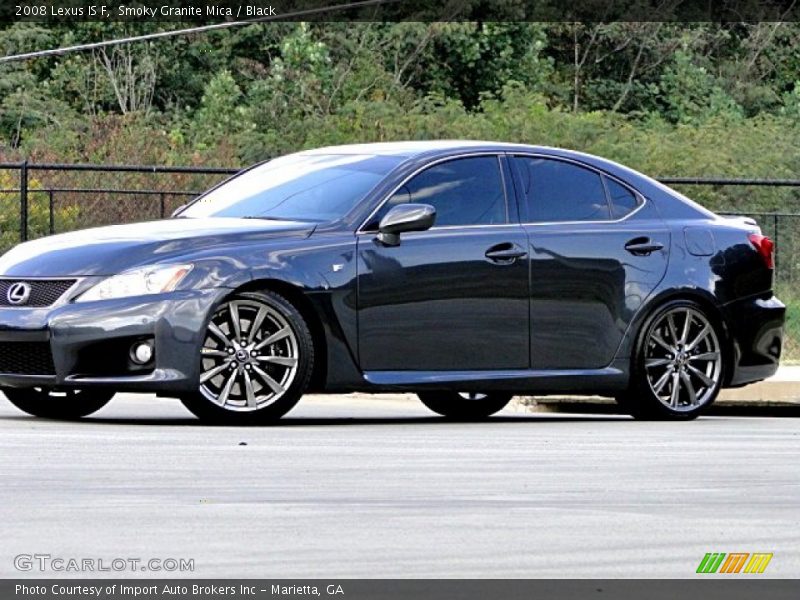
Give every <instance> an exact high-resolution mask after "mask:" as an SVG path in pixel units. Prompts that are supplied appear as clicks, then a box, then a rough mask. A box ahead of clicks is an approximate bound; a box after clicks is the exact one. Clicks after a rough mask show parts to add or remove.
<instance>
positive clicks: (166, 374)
mask: <svg viewBox="0 0 800 600" xmlns="http://www.w3.org/2000/svg"><path fill="white" fill-rule="evenodd" d="M229 291H230V290H227V289H208V290H186V291H177V292H171V293H168V294H159V295H154V296H138V297H132V298H119V299H115V300H102V301H97V302H86V303H69V304H62V305H60V306H57V307H49V308H31V309H24V308H0V343H2V344H3V348H4V351H5V352H6V353H9V352H12V353H13V352H14V350H15V348H19V349H20V350H21V351H22V349H23V348H25V351H26V352H27V351H29V349H30V348H31V347H33V345H35V346H37V347H38V348H43V349H44V350H43V351H44V352H46V351H47V350H48V346H49V352H50V357H52V364H51V366H50V368H47V369H42V370H46V371H49V372H36V373H31V372H30V370H31V369H30V368H26V369H25V372H24V373H21V372H19V370H17V372H13V369H11V368H9V365H17V364H19V362H20V361H19V360H17V359H15V357H13V356H12V357H11V360H8V359H7V360H6V362H5V363H3V361H2V357H0V387H2V386H5V387H32V386H53V387H60V388H70V387H74V388H84V387H106V388H112V389H115V390H117V391H131V392H136V391H153V392H164V393H166V394H171V393H175V394H179V393H181V392H188V391H193V390H196V389H197V386H198V381H199V370H200V360H199V356H200V347H201V345H202V343H203V338H204V335H205V328H206V324H207V319H208V318H209V317H210V314H211V312H212V311H213V309H214V308H215V307H216V305H217V304H218V303H219V301H220V300H221V299H222V298H223V297H224V296H225V295H227V293H229ZM145 339H146V340H151V341H152V343H153V346H154V349H155V353H154V358H153V362H152V364H150V365H147V366H145V367H144V368H142V367H138V368H127V367H126V363H127V362H128V360H127V359H128V349H129V347H130V344H131V343H133V342H134V341H136V340H145ZM50 357H47V358H48V359H49V358H50ZM42 363H43V361H37V362H36V363H34V364H36V365H39V364H42ZM4 364H5V366H4ZM9 370H11V371H12V372H7V371H9ZM34 370H35V368H34Z"/></svg>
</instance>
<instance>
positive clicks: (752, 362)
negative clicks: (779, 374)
mask: <svg viewBox="0 0 800 600" xmlns="http://www.w3.org/2000/svg"><path fill="white" fill-rule="evenodd" d="M723 315H724V317H725V322H726V324H727V326H728V330H729V332H730V336H731V342H732V350H733V360H732V361H731V364H730V366H731V368H730V369H728V376H727V378H726V383H725V386H724V387H739V386H742V385H747V384H748V383H754V382H756V381H761V380H762V379H766V378H768V377H771V376H772V375H774V374H775V372H776V371H777V370H778V364H779V362H780V358H781V350H782V348H783V326H784V321H785V319H786V307H785V306H784V304H783V302H781V301H780V300H778V299H777V298H776V297H775V296H773V295H769V296H767V297H764V296H761V297H751V298H745V299H741V300H736V301H735V302H731V303H730V304H727V305H725V306H724V307H723Z"/></svg>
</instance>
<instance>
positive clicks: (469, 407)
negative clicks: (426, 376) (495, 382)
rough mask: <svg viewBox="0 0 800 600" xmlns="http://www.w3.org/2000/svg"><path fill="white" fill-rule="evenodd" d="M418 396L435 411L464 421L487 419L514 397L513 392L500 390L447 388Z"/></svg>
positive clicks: (421, 393) (449, 417)
mask: <svg viewBox="0 0 800 600" xmlns="http://www.w3.org/2000/svg"><path fill="white" fill-rule="evenodd" d="M417 396H419V399H420V400H422V403H423V404H424V405H425V406H427V407H428V408H429V409H431V410H432V411H433V412H435V413H438V414H440V415H442V416H443V417H447V418H448V419H454V420H464V421H475V420H479V419H485V418H487V417H489V416H491V415H493V414H494V413H496V412H499V411H501V410H503V409H504V408H505V406H506V405H507V404H508V403H509V402H510V401H511V398H512V396H511V394H504V393H499V392H492V393H488V394H476V393H473V392H451V391H447V390H443V391H434V392H420V393H419V394H417Z"/></svg>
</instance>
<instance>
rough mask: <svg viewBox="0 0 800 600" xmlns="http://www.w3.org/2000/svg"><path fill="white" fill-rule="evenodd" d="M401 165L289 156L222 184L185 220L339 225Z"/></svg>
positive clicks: (385, 160)
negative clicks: (236, 218) (295, 222)
mask: <svg viewBox="0 0 800 600" xmlns="http://www.w3.org/2000/svg"><path fill="white" fill-rule="evenodd" d="M400 161H401V158H399V157H394V156H373V155H366V154H347V155H342V154H337V155H328V154H325V155H320V154H311V155H296V154H295V155H290V156H284V157H282V158H276V159H275V160H271V161H269V162H268V163H265V164H263V165H261V166H258V167H254V168H253V169H250V170H249V171H246V172H245V173H242V174H241V175H239V176H237V177H234V178H233V179H231V180H230V181H228V182H227V183H223V184H222V185H221V186H219V187H218V188H216V189H213V190H211V191H210V192H208V193H207V194H206V195H205V196H202V197H201V198H200V199H198V200H197V201H196V202H195V203H193V204H192V205H190V206H189V207H187V208H186V209H185V210H184V211H182V212H181V213H180V216H181V217H189V218H197V217H240V218H252V219H285V220H294V221H318V222H328V221H335V220H336V219H339V218H341V217H343V216H344V215H345V214H347V212H348V211H349V210H350V209H352V208H353V207H354V206H355V205H356V204H357V203H358V202H359V201H360V200H362V199H363V198H364V196H365V195H366V194H367V192H369V191H370V190H371V189H372V188H373V187H374V186H375V185H376V184H377V183H378V182H379V181H380V180H381V179H383V178H384V177H385V176H386V175H387V174H388V173H389V172H390V171H391V170H392V169H393V168H394V167H396V166H397V165H398V164H399V163H400Z"/></svg>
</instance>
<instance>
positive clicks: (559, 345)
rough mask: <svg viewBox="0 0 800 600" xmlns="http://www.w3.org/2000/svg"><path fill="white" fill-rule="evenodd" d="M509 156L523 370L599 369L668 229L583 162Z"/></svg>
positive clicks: (649, 283)
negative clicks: (521, 265)
mask: <svg viewBox="0 0 800 600" xmlns="http://www.w3.org/2000/svg"><path fill="white" fill-rule="evenodd" d="M511 163H512V168H513V171H514V177H515V183H516V188H517V192H518V194H519V196H520V210H521V211H522V212H523V214H522V220H523V223H524V227H525V229H526V231H527V233H528V237H529V239H530V269H531V271H530V272H531V363H532V367H533V368H534V369H594V368H601V367H605V366H607V365H608V364H609V363H610V362H611V360H612V359H613V358H614V356H615V354H616V351H617V348H618V347H619V344H620V342H621V340H622V337H623V335H624V333H625V331H626V330H627V328H628V325H629V324H630V322H631V320H632V319H633V317H634V315H635V314H636V312H637V311H638V309H639V307H640V306H641V304H642V302H643V301H644V299H645V298H646V297H647V296H648V295H649V294H650V293H651V292H652V290H653V289H654V288H655V286H656V285H657V284H658V282H659V281H661V279H662V278H663V276H664V274H665V272H666V268H667V258H668V253H669V247H670V246H669V241H670V238H669V231H668V229H667V227H666V226H665V224H664V223H663V221H662V220H661V219H660V218H659V216H658V215H657V214H656V212H655V209H654V208H653V207H652V206H651V205H649V204H648V203H647V202H646V201H645V200H644V199H643V198H641V197H640V196H638V194H636V193H635V192H634V191H633V190H631V189H629V188H627V187H626V186H625V185H624V184H623V183H622V182H620V181H618V180H616V179H614V178H613V177H610V176H608V175H606V174H603V173H601V172H599V171H596V170H594V169H591V168H589V167H588V166H586V165H582V164H580V163H576V162H573V161H567V160H559V159H554V158H552V157H543V156H532V155H524V156H522V155H520V156H514V157H512V159H511Z"/></svg>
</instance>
